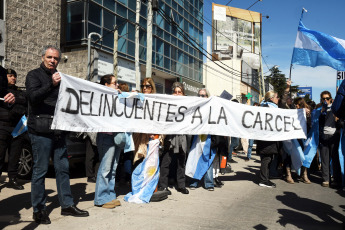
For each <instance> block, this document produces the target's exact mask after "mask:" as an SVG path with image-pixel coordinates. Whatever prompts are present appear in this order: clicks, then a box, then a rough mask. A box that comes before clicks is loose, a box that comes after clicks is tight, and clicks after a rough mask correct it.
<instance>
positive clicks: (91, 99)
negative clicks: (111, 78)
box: [90, 92, 98, 116]
mask: <svg viewBox="0 0 345 230" xmlns="http://www.w3.org/2000/svg"><path fill="white" fill-rule="evenodd" d="M94 94H95V93H94V92H91V97H90V114H91V116H98V114H93V113H92V108H93V106H92V101H93V95H94Z"/></svg>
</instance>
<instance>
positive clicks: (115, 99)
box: [113, 96, 123, 117]
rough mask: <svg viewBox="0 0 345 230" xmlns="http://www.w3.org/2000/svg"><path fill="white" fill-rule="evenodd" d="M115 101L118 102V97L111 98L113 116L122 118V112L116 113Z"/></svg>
mask: <svg viewBox="0 0 345 230" xmlns="http://www.w3.org/2000/svg"><path fill="white" fill-rule="evenodd" d="M116 101H119V96H116V97H114V96H113V111H114V114H115V115H116V116H117V117H122V116H123V112H122V113H120V114H119V113H117V106H116Z"/></svg>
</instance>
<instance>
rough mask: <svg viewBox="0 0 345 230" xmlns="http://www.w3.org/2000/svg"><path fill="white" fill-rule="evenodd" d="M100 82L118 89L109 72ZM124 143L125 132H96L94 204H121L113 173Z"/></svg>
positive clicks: (112, 206)
mask: <svg viewBox="0 0 345 230" xmlns="http://www.w3.org/2000/svg"><path fill="white" fill-rule="evenodd" d="M100 83H101V84H102V85H105V86H107V87H110V88H113V89H114V90H117V89H118V84H117V79H116V78H115V76H113V75H111V74H108V75H105V76H103V77H102V78H101V82H100ZM125 143H126V135H125V133H98V134H97V148H98V154H99V160H100V162H101V163H100V165H99V169H98V173H97V180H96V189H95V200H94V204H95V206H98V207H102V208H108V209H111V208H115V207H116V206H120V205H121V203H120V201H119V200H117V199H116V193H115V174H116V168H117V165H118V162H119V158H120V153H121V150H122V149H124V147H125Z"/></svg>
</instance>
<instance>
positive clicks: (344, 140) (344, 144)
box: [338, 129, 345, 187]
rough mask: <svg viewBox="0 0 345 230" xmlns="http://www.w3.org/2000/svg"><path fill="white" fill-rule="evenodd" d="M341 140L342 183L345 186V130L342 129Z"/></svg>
mask: <svg viewBox="0 0 345 230" xmlns="http://www.w3.org/2000/svg"><path fill="white" fill-rule="evenodd" d="M340 133H341V134H340V142H339V149H338V152H339V162H340V170H341V185H342V187H345V130H344V129H341V132H340Z"/></svg>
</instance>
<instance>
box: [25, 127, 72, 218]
mask: <svg viewBox="0 0 345 230" xmlns="http://www.w3.org/2000/svg"><path fill="white" fill-rule="evenodd" d="M29 137H30V140H31V144H32V152H33V160H34V166H33V172H32V178H31V203H32V207H33V210H34V212H38V211H39V210H44V209H45V208H46V206H45V204H46V201H47V196H46V193H45V183H44V180H45V175H46V174H47V171H48V166H49V159H50V156H52V157H53V161H54V168H55V176H56V186H57V191H58V198H59V202H60V206H61V208H67V207H69V206H71V205H73V204H74V202H73V197H72V194H71V187H70V183H69V162H68V158H67V148H66V136H65V135H61V138H59V139H57V138H55V137H54V136H53V135H50V136H40V135H36V134H32V133H29Z"/></svg>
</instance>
